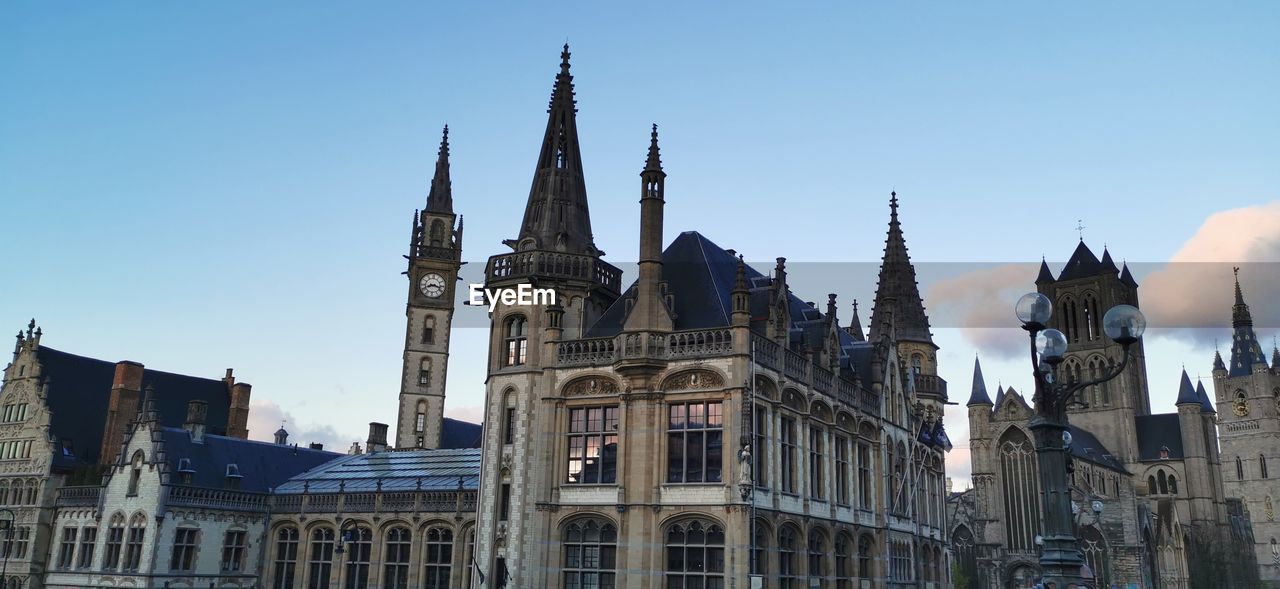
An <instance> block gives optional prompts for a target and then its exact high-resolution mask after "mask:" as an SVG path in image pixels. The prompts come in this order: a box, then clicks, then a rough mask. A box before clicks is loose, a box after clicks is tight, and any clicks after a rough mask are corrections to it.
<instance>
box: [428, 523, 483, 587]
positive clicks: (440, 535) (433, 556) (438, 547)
mask: <svg viewBox="0 0 1280 589" xmlns="http://www.w3.org/2000/svg"><path fill="white" fill-rule="evenodd" d="M474 539H475V536H474V534H473V535H472V536H470V540H471V541H474ZM423 560H424V566H425V567H426V570H425V571H424V577H425V582H424V585H425V586H426V589H448V587H449V571H450V569H451V567H452V566H453V530H450V529H449V528H445V527H440V526H435V527H432V528H430V529H428V530H427V555H426V558H424V559H423Z"/></svg>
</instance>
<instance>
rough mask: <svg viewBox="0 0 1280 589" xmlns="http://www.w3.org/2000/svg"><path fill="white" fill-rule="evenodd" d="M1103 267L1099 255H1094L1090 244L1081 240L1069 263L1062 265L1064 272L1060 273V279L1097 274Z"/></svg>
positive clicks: (1072, 278) (1073, 278)
mask: <svg viewBox="0 0 1280 589" xmlns="http://www.w3.org/2000/svg"><path fill="white" fill-rule="evenodd" d="M1101 268H1102V263H1101V262H1099V261H1098V256H1095V255H1093V252H1092V251H1090V250H1089V246H1087V245H1085V244H1084V240H1083V239H1082V240H1080V245H1077V246H1076V251H1075V252H1074V253H1072V254H1071V259H1070V260H1067V265H1066V266H1063V267H1062V273H1061V274H1058V280H1075V279H1076V278H1084V277H1086V276H1096V275H1097V274H1098V272H1099V270H1100V269H1101Z"/></svg>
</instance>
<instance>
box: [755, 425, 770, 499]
mask: <svg viewBox="0 0 1280 589" xmlns="http://www.w3.org/2000/svg"><path fill="white" fill-rule="evenodd" d="M755 424H756V428H755V429H756V431H755V440H756V441H755V444H754V445H752V447H751V455H752V456H751V458H752V460H754V461H755V463H754V465H753V467H752V470H753V471H754V472H753V474H755V479H756V486H757V487H761V488H766V489H767V488H768V487H769V446H770V444H769V409H768V408H767V407H765V406H764V405H756V406H755Z"/></svg>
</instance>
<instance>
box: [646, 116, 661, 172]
mask: <svg viewBox="0 0 1280 589" xmlns="http://www.w3.org/2000/svg"><path fill="white" fill-rule="evenodd" d="M644 171H646V172H661V171H662V158H661V156H660V154H659V152H658V124H657V123H654V124H653V130H652V131H651V132H650V133H649V157H648V159H646V160H645V162H644Z"/></svg>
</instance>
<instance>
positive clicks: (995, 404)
mask: <svg viewBox="0 0 1280 589" xmlns="http://www.w3.org/2000/svg"><path fill="white" fill-rule="evenodd" d="M1036 287H1037V289H1038V290H1039V292H1041V293H1043V294H1044V295H1045V296H1047V297H1048V298H1049V300H1050V301H1052V302H1053V305H1054V314H1053V316H1052V318H1051V320H1050V322H1051V325H1050V326H1051V327H1054V328H1056V329H1059V330H1060V331H1062V332H1063V334H1065V335H1066V337H1067V340H1068V341H1069V342H1070V347H1069V348H1068V354H1067V357H1066V358H1065V360H1064V361H1063V363H1062V364H1061V365H1060V366H1059V367H1058V369H1057V378H1059V379H1064V380H1071V381H1077V382H1083V381H1087V380H1090V379H1093V378H1097V377H1099V376H1102V375H1103V374H1106V373H1107V372H1108V371H1110V370H1112V369H1113V368H1114V367H1115V366H1116V365H1117V364H1118V363H1119V362H1120V361H1121V359H1122V357H1123V352H1122V350H1121V348H1120V346H1119V345H1118V344H1115V343H1114V342H1112V341H1111V340H1110V339H1108V338H1106V337H1105V336H1104V335H1103V334H1102V330H1101V319H1102V316H1103V315H1104V314H1105V313H1106V311H1107V310H1108V309H1110V308H1111V307H1112V306H1114V305H1118V304H1130V305H1135V306H1136V305H1138V285H1137V282H1136V281H1135V280H1134V279H1133V276H1132V275H1131V274H1130V272H1129V269H1128V268H1127V267H1124V268H1118V267H1117V266H1116V265H1115V263H1114V262H1113V261H1112V258H1111V254H1110V253H1109V252H1107V251H1105V250H1104V251H1103V256H1102V259H1101V260H1099V259H1098V258H1097V257H1096V256H1095V255H1094V254H1093V252H1092V251H1090V250H1089V248H1088V247H1087V246H1086V245H1085V244H1084V242H1083V241H1081V242H1080V244H1079V245H1078V246H1077V248H1076V250H1075V252H1074V253H1073V254H1072V256H1071V258H1070V260H1069V261H1068V262H1067V264H1066V265H1065V267H1064V268H1063V269H1062V271H1061V272H1060V273H1059V274H1058V275H1057V276H1056V277H1055V276H1054V275H1053V273H1052V272H1051V271H1050V269H1049V266H1048V264H1046V263H1042V264H1041V268H1040V274H1039V276H1038V277H1037V278H1036ZM1131 352H1132V356H1131V359H1130V363H1129V364H1128V365H1127V366H1126V367H1125V368H1124V371H1123V372H1121V374H1120V375H1119V376H1118V377H1117V378H1116V379H1114V380H1112V381H1110V382H1107V383H1103V384H1099V385H1095V386H1092V387H1089V388H1087V389H1085V390H1083V391H1081V392H1080V393H1079V394H1078V397H1077V399H1076V401H1077V403H1076V404H1075V405H1074V406H1072V407H1071V408H1070V409H1069V415H1070V420H1071V428H1070V434H1071V442H1070V450H1071V458H1072V460H1071V465H1072V468H1073V471H1072V472H1071V477H1070V480H1071V487H1072V501H1073V506H1074V508H1075V510H1076V525H1077V530H1076V535H1077V538H1079V540H1080V545H1081V548H1082V552H1083V556H1084V559H1085V561H1086V563H1087V564H1088V568H1089V572H1090V573H1091V574H1092V575H1094V576H1095V579H1096V582H1097V584H1098V585H1099V586H1110V584H1118V585H1120V586H1126V585H1129V584H1136V585H1137V586H1141V587H1161V588H1178V587H1201V586H1215V585H1207V584H1206V583H1217V582H1221V581H1223V580H1224V579H1225V580H1229V582H1230V583H1233V585H1232V586H1240V587H1244V586H1248V583H1251V582H1252V580H1251V572H1250V570H1249V568H1250V567H1249V566H1243V565H1241V564H1240V559H1239V554H1236V553H1233V550H1234V551H1236V552H1239V550H1238V549H1239V548H1240V547H1241V546H1242V544H1241V543H1242V542H1243V541H1244V537H1243V535H1242V533H1241V532H1242V530H1243V529H1244V528H1243V527H1242V526H1240V525H1238V524H1239V523H1240V522H1239V520H1238V519H1233V517H1232V515H1231V505H1232V502H1231V501H1230V500H1229V499H1228V497H1229V495H1228V494H1227V492H1226V490H1225V488H1224V485H1223V479H1222V469H1221V456H1220V454H1219V450H1218V440H1217V435H1216V432H1215V430H1214V424H1215V419H1216V417H1217V413H1216V410H1215V408H1214V405H1213V402H1212V401H1211V400H1210V399H1209V397H1208V395H1207V393H1206V392H1205V389H1204V386H1203V384H1198V385H1193V384H1192V382H1191V379H1190V377H1189V376H1188V375H1187V373H1186V371H1185V370H1184V371H1183V373H1182V376H1181V381H1180V385H1179V390H1178V396H1177V400H1176V402H1175V409H1176V412H1173V413H1158V414H1157V413H1152V412H1151V402H1150V396H1149V394H1148V390H1147V377H1146V362H1145V357H1144V353H1143V347H1142V342H1141V341H1139V342H1137V343H1135V344H1134V345H1133V347H1132V349H1131ZM967 405H968V411H969V429H970V432H969V436H970V448H971V453H972V463H973V483H974V488H973V490H972V491H971V492H969V493H966V494H963V495H958V496H956V497H955V498H953V500H952V501H951V502H950V503H949V508H950V514H949V522H950V524H949V525H950V530H949V534H950V537H951V543H952V546H953V547H954V550H956V554H957V555H959V556H960V557H961V568H962V569H964V570H966V571H969V572H971V573H972V579H971V580H972V582H973V583H974V585H973V586H975V587H983V588H987V587H990V588H996V587H1026V586H1029V585H1030V583H1031V582H1032V579H1034V578H1035V577H1036V576H1038V574H1039V566H1038V558H1039V553H1038V550H1039V538H1040V532H1041V519H1042V518H1041V507H1040V489H1039V476H1038V464H1037V458H1036V453H1035V447H1034V443H1033V441H1032V440H1033V437H1032V435H1031V432H1030V429H1029V428H1028V425H1027V423H1028V420H1029V419H1030V418H1031V417H1032V415H1034V409H1033V408H1032V405H1031V403H1030V402H1029V401H1028V399H1026V398H1024V397H1023V395H1022V394H1020V393H1019V392H1017V391H1016V390H1014V389H1013V388H1012V387H1010V388H1008V389H1003V388H1001V389H1000V390H998V391H997V395H996V399H995V401H992V400H991V398H990V397H989V396H988V394H987V388H986V384H985V382H984V380H983V375H982V370H981V366H980V365H979V364H978V363H977V361H975V364H974V379H973V387H972V390H971V395H970V398H969V401H968V403H967ZM1211 554H1217V555H1218V556H1216V557H1214V558H1209V556H1210V555H1211Z"/></svg>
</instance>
